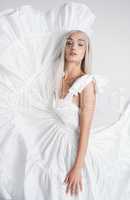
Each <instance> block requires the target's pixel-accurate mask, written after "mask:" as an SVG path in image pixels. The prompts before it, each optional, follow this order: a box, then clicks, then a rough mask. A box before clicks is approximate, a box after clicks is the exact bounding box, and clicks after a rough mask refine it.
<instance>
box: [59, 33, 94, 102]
mask: <svg viewBox="0 0 130 200" xmlns="http://www.w3.org/2000/svg"><path fill="white" fill-rule="evenodd" d="M75 32H81V33H83V34H85V36H86V43H87V42H88V48H86V51H85V55H84V58H83V60H82V62H81V70H82V72H84V73H86V74H89V73H91V72H92V45H91V40H90V38H89V37H88V35H87V34H86V33H85V32H83V31H81V30H72V31H69V32H67V33H66V34H65V35H64V37H62V41H60V43H59V44H60V49H59V51H60V52H59V54H58V57H57V59H58V63H59V64H58V67H57V70H56V71H57V72H56V99H57V98H58V95H59V94H58V92H59V90H60V89H61V84H60V83H61V80H62V77H63V73H64V66H65V47H66V42H67V39H68V37H69V36H70V35H71V34H72V33H75Z"/></svg>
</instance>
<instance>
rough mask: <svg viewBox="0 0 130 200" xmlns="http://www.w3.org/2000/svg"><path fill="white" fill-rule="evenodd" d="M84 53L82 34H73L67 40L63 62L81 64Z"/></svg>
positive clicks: (83, 35) (83, 36)
mask: <svg viewBox="0 0 130 200" xmlns="http://www.w3.org/2000/svg"><path fill="white" fill-rule="evenodd" d="M85 51H86V36H85V34H84V33H82V32H74V33H72V34H71V35H69V37H68V38H67V41H66V46H65V61H67V62H76V63H81V61H82V59H83V58H84V55H85Z"/></svg>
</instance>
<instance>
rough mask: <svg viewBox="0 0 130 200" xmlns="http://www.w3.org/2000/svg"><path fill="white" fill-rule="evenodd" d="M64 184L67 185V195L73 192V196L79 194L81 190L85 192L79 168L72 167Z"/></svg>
mask: <svg viewBox="0 0 130 200" xmlns="http://www.w3.org/2000/svg"><path fill="white" fill-rule="evenodd" d="M64 183H66V184H67V188H66V193H68V192H69V190H70V192H71V195H73V194H74V193H75V195H77V194H78V192H79V188H80V191H82V190H83V186H82V176H81V169H80V168H78V167H75V166H74V167H72V168H71V170H70V171H69V173H68V174H67V176H66V178H65V180H64Z"/></svg>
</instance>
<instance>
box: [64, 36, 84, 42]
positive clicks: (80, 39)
mask: <svg viewBox="0 0 130 200" xmlns="http://www.w3.org/2000/svg"><path fill="white" fill-rule="evenodd" d="M67 40H73V38H71V37H69V38H68V39H67ZM78 40H80V41H84V42H85V40H84V39H81V38H79V39H78Z"/></svg>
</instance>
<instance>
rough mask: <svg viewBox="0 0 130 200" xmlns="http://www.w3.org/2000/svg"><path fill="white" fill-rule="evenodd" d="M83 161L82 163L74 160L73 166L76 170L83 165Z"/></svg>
mask: <svg viewBox="0 0 130 200" xmlns="http://www.w3.org/2000/svg"><path fill="white" fill-rule="evenodd" d="M84 164H85V162H83V163H81V162H80V163H79V162H75V164H74V167H75V168H76V169H78V170H81V169H82V168H83V167H84Z"/></svg>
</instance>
